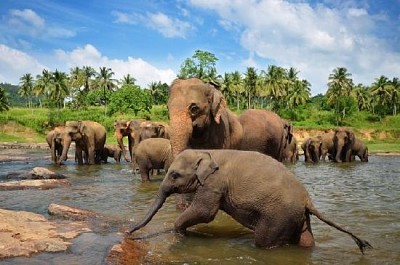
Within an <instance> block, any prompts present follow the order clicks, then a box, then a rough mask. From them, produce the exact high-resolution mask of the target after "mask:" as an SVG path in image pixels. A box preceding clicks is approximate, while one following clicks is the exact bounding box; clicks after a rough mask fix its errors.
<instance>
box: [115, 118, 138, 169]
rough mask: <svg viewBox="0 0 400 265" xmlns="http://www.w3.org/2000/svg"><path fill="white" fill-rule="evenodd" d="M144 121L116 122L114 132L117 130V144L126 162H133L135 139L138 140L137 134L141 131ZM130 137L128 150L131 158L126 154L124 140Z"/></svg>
mask: <svg viewBox="0 0 400 265" xmlns="http://www.w3.org/2000/svg"><path fill="white" fill-rule="evenodd" d="M142 122H144V121H141V120H131V121H125V120H120V121H115V122H114V130H115V137H116V138H117V142H118V145H119V147H120V148H121V150H122V155H123V156H124V159H125V161H127V162H131V161H133V156H132V152H133V147H134V145H135V139H137V138H138V136H137V133H138V130H139V129H140V125H141V123H142ZM125 136H127V137H128V150H129V156H130V157H128V155H127V154H126V150H125V146H124V142H123V138H124V137H125Z"/></svg>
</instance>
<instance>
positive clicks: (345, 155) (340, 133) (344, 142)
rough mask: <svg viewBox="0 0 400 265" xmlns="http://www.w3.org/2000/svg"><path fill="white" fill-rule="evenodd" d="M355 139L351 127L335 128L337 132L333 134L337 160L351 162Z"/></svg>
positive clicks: (338, 161)
mask: <svg viewBox="0 0 400 265" xmlns="http://www.w3.org/2000/svg"><path fill="white" fill-rule="evenodd" d="M354 141H355V136H354V133H353V132H352V131H351V130H350V129H348V128H344V127H339V128H336V129H335V133H334V135H333V146H334V159H335V160H334V161H335V162H337V163H341V162H351V152H352V148H353V144H354Z"/></svg>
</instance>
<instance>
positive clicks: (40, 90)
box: [33, 69, 52, 107]
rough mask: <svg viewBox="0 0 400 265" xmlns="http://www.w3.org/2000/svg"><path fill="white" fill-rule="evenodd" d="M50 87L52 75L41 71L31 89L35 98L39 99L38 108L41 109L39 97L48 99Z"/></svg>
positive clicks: (47, 71)
mask: <svg viewBox="0 0 400 265" xmlns="http://www.w3.org/2000/svg"><path fill="white" fill-rule="evenodd" d="M51 85H52V73H51V72H50V71H49V70H46V69H43V71H42V74H41V75H37V76H36V84H35V86H34V87H33V92H34V94H35V96H36V97H37V98H39V103H40V107H42V102H41V100H40V97H41V96H42V95H45V97H46V98H48V95H49V90H50V87H51Z"/></svg>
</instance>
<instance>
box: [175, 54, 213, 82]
mask: <svg viewBox="0 0 400 265" xmlns="http://www.w3.org/2000/svg"><path fill="white" fill-rule="evenodd" d="M217 61H218V59H217V57H216V56H215V55H214V54H213V53H211V52H208V51H202V50H196V51H195V53H194V54H193V55H192V57H191V58H187V59H185V60H184V61H183V63H182V65H181V68H180V70H179V73H178V78H182V79H188V78H192V77H197V78H199V79H201V80H203V81H204V82H206V83H210V82H211V83H213V82H214V83H217V80H216V79H217V77H218V74H217V69H216V67H215V64H216V62H217Z"/></svg>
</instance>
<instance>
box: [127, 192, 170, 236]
mask: <svg viewBox="0 0 400 265" xmlns="http://www.w3.org/2000/svg"><path fill="white" fill-rule="evenodd" d="M167 197H168V196H167V195H166V194H165V193H163V192H161V191H160V192H159V193H158V194H157V197H156V199H155V200H154V202H153V204H152V205H151V206H150V209H149V210H148V212H147V214H146V215H145V217H144V218H143V220H142V221H140V222H139V223H137V224H135V225H133V226H132V227H130V229H129V230H128V233H129V234H131V233H133V232H134V231H136V230H139V229H140V228H142V227H144V226H145V225H147V224H148V223H149V222H150V221H151V219H152V218H153V217H154V215H155V214H156V213H157V212H158V210H159V209H160V208H161V207H162V206H163V204H164V202H165V200H166V199H167Z"/></svg>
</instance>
